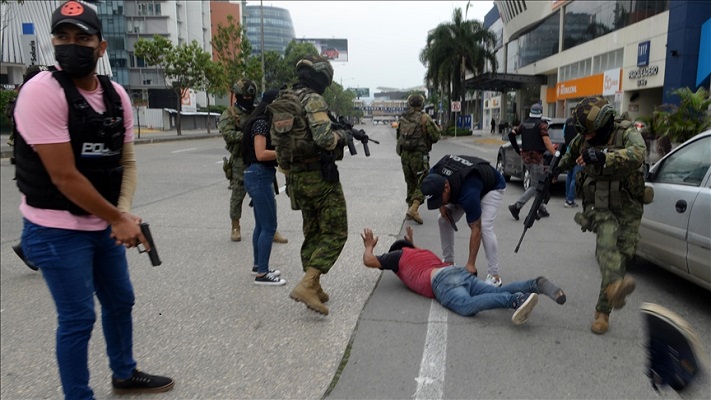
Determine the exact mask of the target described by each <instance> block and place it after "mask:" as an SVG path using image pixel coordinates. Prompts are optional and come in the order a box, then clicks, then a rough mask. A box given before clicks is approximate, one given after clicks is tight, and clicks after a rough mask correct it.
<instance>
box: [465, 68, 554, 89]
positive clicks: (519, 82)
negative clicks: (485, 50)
mask: <svg viewBox="0 0 711 400" xmlns="http://www.w3.org/2000/svg"><path fill="white" fill-rule="evenodd" d="M545 83H546V77H545V76H544V75H522V74H501V73H498V74H494V73H491V72H487V73H485V74H482V75H479V76H476V77H474V78H471V79H467V80H466V82H465V83H464V84H465V86H466V88H467V89H470V90H488V91H492V92H506V91H509V90H516V89H521V88H522V87H524V86H530V85H533V86H536V85H544V84H545Z"/></svg>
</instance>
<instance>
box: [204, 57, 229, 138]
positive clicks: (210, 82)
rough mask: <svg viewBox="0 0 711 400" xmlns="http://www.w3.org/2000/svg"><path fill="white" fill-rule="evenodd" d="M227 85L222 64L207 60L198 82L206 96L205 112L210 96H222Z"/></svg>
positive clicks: (208, 129)
mask: <svg viewBox="0 0 711 400" xmlns="http://www.w3.org/2000/svg"><path fill="white" fill-rule="evenodd" d="M228 87H229V85H228V84H227V75H226V74H225V70H224V69H223V68H222V64H220V63H218V62H215V61H212V60H208V62H207V63H206V67H205V70H204V75H203V80H202V82H200V85H199V88H200V89H202V90H204V91H205V93H206V94H207V112H208V113H211V111H210V95H211V94H214V95H216V96H224V95H226V94H227V93H228V89H227V88H228ZM210 128H211V124H210V117H209V114H208V118H207V133H208V134H210Z"/></svg>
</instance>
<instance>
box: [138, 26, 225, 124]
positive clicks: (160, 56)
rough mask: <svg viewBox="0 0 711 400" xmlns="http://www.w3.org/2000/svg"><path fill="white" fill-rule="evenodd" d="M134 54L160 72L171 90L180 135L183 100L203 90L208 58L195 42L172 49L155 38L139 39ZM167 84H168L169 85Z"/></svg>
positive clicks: (160, 38)
mask: <svg viewBox="0 0 711 400" xmlns="http://www.w3.org/2000/svg"><path fill="white" fill-rule="evenodd" d="M134 50H135V54H136V56H138V57H142V58H143V59H144V60H145V61H146V62H147V63H148V64H149V65H152V66H155V67H157V68H158V69H159V70H160V71H161V72H160V73H161V75H162V77H163V79H164V80H165V83H166V86H167V87H171V88H172V89H173V90H174V91H175V94H176V95H177V96H176V97H177V99H176V110H178V113H177V116H176V128H177V131H178V135H179V136H180V135H182V132H181V130H182V129H181V121H180V119H181V118H180V117H181V115H180V114H181V111H182V98H183V97H184V96H185V95H186V94H187V93H188V91H189V90H190V89H191V88H193V89H197V88H200V87H204V81H205V70H206V69H207V68H208V64H209V62H210V59H211V56H210V53H208V52H206V51H205V50H203V49H202V46H200V44H198V42H197V41H196V40H193V41H192V42H190V44H184V43H183V44H179V45H178V46H173V44H172V43H171V42H170V41H168V39H166V38H164V37H162V36H158V35H155V36H153V39H152V40H144V39H139V40H138V41H137V42H136V44H135V45H134ZM169 80H170V82H168V81H169Z"/></svg>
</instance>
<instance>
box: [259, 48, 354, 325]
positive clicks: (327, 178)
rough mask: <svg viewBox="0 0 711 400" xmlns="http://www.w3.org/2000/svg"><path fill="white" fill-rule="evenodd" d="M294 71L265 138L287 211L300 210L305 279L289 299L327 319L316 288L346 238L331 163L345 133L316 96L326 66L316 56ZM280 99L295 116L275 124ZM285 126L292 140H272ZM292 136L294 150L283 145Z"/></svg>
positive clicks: (329, 72) (329, 77)
mask: <svg viewBox="0 0 711 400" xmlns="http://www.w3.org/2000/svg"><path fill="white" fill-rule="evenodd" d="M296 71H297V75H298V79H299V81H298V83H296V84H295V85H294V86H293V87H292V88H289V89H286V90H283V91H282V92H281V93H280V94H279V97H277V99H276V100H275V101H274V103H273V104H272V106H270V110H272V112H274V117H273V119H272V128H271V135H272V139H273V143H274V144H275V146H276V152H277V161H278V162H279V166H280V168H282V170H283V171H284V173H285V174H287V185H288V191H287V193H288V194H289V196H290V197H291V201H292V208H293V209H300V210H301V215H302V218H303V233H304V242H303V244H302V246H301V264H302V268H303V270H304V272H305V274H304V277H303V279H302V280H301V281H300V282H299V283H298V284H297V285H296V287H295V288H294V290H293V291H292V292H291V293H290V294H289V296H290V297H291V298H292V299H294V300H295V301H298V302H302V303H304V304H305V305H306V306H307V307H308V308H309V309H311V310H313V311H316V312H318V313H320V314H323V315H328V312H329V311H328V307H326V305H325V304H324V303H325V302H327V301H328V300H329V296H328V294H326V292H324V290H323V288H322V287H321V282H320V276H321V275H322V274H326V273H328V272H329V270H330V269H331V267H333V265H334V264H335V263H336V260H337V259H338V256H339V255H340V254H341V250H343V246H344V245H345V244H346V239H347V238H348V218H347V214H346V200H345V198H344V196H343V189H342V187H341V182H340V181H339V178H338V170H337V168H336V164H335V161H336V160H340V159H342V158H343V147H344V146H345V145H346V143H347V134H346V132H343V131H340V130H336V129H333V126H332V125H331V120H330V119H329V117H328V105H327V104H326V102H325V101H324V99H323V97H322V95H323V93H324V91H325V90H326V88H327V87H328V86H329V85H330V84H331V83H332V81H333V67H331V64H330V63H329V61H328V60H327V59H325V58H323V57H320V56H307V57H305V58H304V59H302V60H301V61H299V62H298V63H297V65H296ZM285 98H292V99H296V100H293V101H299V102H300V103H299V104H297V105H296V106H298V109H299V110H300V112H301V115H288V118H284V119H280V118H282V117H281V115H283V114H278V113H277V111H276V110H277V107H279V103H280V102H282V101H285V100H284V99H285ZM285 125H288V126H287V127H286V132H288V133H287V134H286V135H288V136H287V137H289V138H292V140H287V141H286V142H284V141H282V140H281V138H280V137H278V136H276V135H277V132H278V131H283V129H282V128H284V127H285ZM354 135H355V134H354ZM297 137H298V138H299V140H298V141H299V142H300V144H299V145H298V147H297V148H293V146H289V143H293V142H296V141H297V140H296V139H295V138H297ZM356 139H359V138H358V137H356ZM304 149H306V150H304ZM287 154H288V155H287Z"/></svg>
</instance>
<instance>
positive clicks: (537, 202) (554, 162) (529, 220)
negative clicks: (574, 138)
mask: <svg viewBox="0 0 711 400" xmlns="http://www.w3.org/2000/svg"><path fill="white" fill-rule="evenodd" d="M564 153H565V144H561V145H560V147H559V148H558V149H557V150H556V151H555V154H554V155H553V158H552V159H551V162H550V164H549V165H548V172H546V174H545V175H543V176H542V177H541V178H540V179H539V180H538V182H537V183H536V198H535V199H534V200H533V204H532V205H531V210H530V211H529V212H528V215H527V216H526V219H525V220H524V221H523V233H522V234H521V239H519V240H518V244H517V245H516V249H515V250H514V253H518V249H519V247H521V242H523V237H524V236H525V235H526V231H527V230H528V229H529V228H530V227H532V226H533V223H534V222H536V220H538V219H541V217H539V216H538V209H539V208H540V207H541V204H543V203H545V204H548V200H550V198H551V194H550V187H551V182H552V181H553V178H554V176H553V171H554V170H555V169H556V168H557V167H558V163H559V162H560V158H561V157H562V156H563V154H564Z"/></svg>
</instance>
